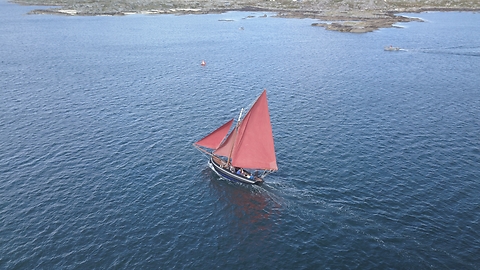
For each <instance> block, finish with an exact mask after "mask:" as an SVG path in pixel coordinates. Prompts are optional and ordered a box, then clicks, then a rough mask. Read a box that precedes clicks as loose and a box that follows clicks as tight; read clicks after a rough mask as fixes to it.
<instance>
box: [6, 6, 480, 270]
mask: <svg viewBox="0 0 480 270" xmlns="http://www.w3.org/2000/svg"><path fill="white" fill-rule="evenodd" d="M33 8H34V7H25V6H18V5H14V4H9V3H6V2H5V1H2V2H0V47H1V50H0V78H1V81H0V96H1V100H2V101H1V106H0V250H1V251H0V268H2V269H42V268H43V269H62V268H64V269H69V268H81V269H95V268H100V269H104V268H119V269H134V268H138V269H170V268H174V267H175V268H188V269H211V268H220V269H230V268H233V269H247V268H261V269H325V268H333V269H339V268H340V269H352V268H360V269H365V268H367V269H368V268H375V269H385V268H400V269H429V268H433V269H443V268H452V269H478V268H479V267H480V257H479V254H480V234H479V232H480V225H479V224H480V207H479V201H480V146H479V142H480V135H479V134H480V88H479V86H480V76H479V74H480V73H479V70H480V44H479V40H480V31H478V30H479V28H478V26H479V25H480V15H479V14H474V13H422V14H414V15H413V14H412V16H418V17H421V18H423V19H424V20H425V22H423V23H419V22H412V23H407V24H401V25H399V26H401V27H402V28H401V29H398V28H391V29H382V30H379V31H376V32H373V33H367V34H346V33H336V32H329V31H326V30H324V29H323V28H316V27H311V26H310V24H311V23H312V22H314V21H312V20H297V19H279V18H275V17H273V16H272V15H273V14H268V16H267V17H266V18H264V17H262V15H263V14H262V13H236V12H232V13H226V14H215V15H198V16H170V15H168V16H140V15H132V16H124V17H67V16H65V17H63V16H48V15H34V16H30V15H25V14H26V13H27V12H28V11H29V10H31V9H33ZM249 15H252V17H248V16H249ZM230 20H231V21H230ZM242 27H243V30H241V28H242ZM388 45H393V46H399V47H402V48H404V49H405V50H403V51H399V52H385V51H384V50H383V47H384V46H388ZM203 59H205V61H206V62H207V66H205V67H201V66H200V62H201V60H203ZM263 88H266V89H267V92H268V98H269V104H270V113H271V118H272V125H273V132H274V137H275V147H276V150H277V159H278V166H279V171H278V172H277V173H275V174H272V175H270V176H269V177H268V178H267V179H266V183H265V184H264V185H262V186H260V187H257V186H255V187H249V186H243V185H240V184H233V183H229V182H226V181H224V180H220V179H218V178H217V177H216V176H215V175H214V174H213V173H212V172H211V171H210V169H209V168H208V167H207V164H206V157H204V156H203V155H202V154H201V153H199V152H197V151H196V150H195V149H194V148H193V147H192V146H191V143H192V142H194V141H195V140H198V139H200V138H201V137H202V136H203V135H205V134H207V133H208V132H210V131H211V130H212V129H213V128H215V127H217V126H219V125H220V124H222V123H223V122H225V121H226V120H227V119H229V118H230V117H234V116H235V115H237V113H238V111H239V110H240V108H241V107H242V106H246V105H248V104H250V103H251V102H252V101H253V100H254V99H255V97H256V96H258V95H259V94H260V93H261V91H262V89H263Z"/></svg>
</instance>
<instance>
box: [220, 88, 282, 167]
mask: <svg viewBox="0 0 480 270" xmlns="http://www.w3.org/2000/svg"><path fill="white" fill-rule="evenodd" d="M214 154H216V155H220V156H226V157H231V159H232V165H233V166H235V167H242V168H249V169H264V170H278V167H277V158H276V156H275V146H274V143H273V133H272V125H271V123H270V114H269V112H268V102H267V92H266V90H264V91H263V93H262V94H261V95H260V97H258V99H257V100H256V101H255V104H253V106H252V108H251V109H250V111H249V112H248V113H247V115H245V117H244V118H243V120H242V121H241V122H240V124H239V125H238V127H237V130H236V132H235V130H234V131H233V132H231V133H230V135H229V136H228V138H227V139H226V140H225V142H224V143H223V144H222V145H220V146H219V147H218V149H217V150H215V151H214Z"/></svg>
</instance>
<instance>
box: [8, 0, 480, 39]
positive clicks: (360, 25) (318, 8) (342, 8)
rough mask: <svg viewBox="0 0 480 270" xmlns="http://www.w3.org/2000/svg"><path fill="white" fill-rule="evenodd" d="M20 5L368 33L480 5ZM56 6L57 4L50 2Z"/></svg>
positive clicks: (349, 0)
mask: <svg viewBox="0 0 480 270" xmlns="http://www.w3.org/2000/svg"><path fill="white" fill-rule="evenodd" d="M12 2H14V3H18V4H22V5H42V6H49V7H48V8H45V9H35V10H33V11H31V12H30V13H29V14H58V15H66V16H99V15H104V16H105V15H109V16H123V15H129V14H179V15H180V14H209V13H224V12H227V11H256V12H268V13H274V14H276V16H278V17H283V18H312V19H317V20H319V22H318V23H313V24H312V26H320V27H324V28H326V29H327V30H332V31H340V32H350V33H366V32H371V31H375V30H377V29H380V28H388V27H395V24H396V23H399V22H410V21H421V20H420V19H418V18H411V17H405V16H400V15H397V14H400V13H418V12H425V11H480V1H479V0H471V1H468V0H418V1H416V0H395V1H391V0H314V1H305V0H280V1H279V0H250V1H248V0H246V1H242V0H240V1H236V2H235V3H233V2H232V3H231V2H228V1H223V0H198V1H184V0H163V1H159V0H137V1H131V2H126V1H115V0H98V1H95V2H89V1H86V0H83V1H78V0H15V1H12ZM52 6H55V7H53V8H52Z"/></svg>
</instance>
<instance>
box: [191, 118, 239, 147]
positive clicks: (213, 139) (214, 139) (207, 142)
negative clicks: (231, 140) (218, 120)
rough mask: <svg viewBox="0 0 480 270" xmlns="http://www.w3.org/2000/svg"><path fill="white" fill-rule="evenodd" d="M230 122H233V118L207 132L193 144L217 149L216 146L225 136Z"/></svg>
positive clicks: (230, 124)
mask: <svg viewBox="0 0 480 270" xmlns="http://www.w3.org/2000/svg"><path fill="white" fill-rule="evenodd" d="M232 123H233V119H231V120H230V121H228V122H227V123H225V124H223V126H221V127H219V128H217V129H216V130H215V131H213V132H212V133H210V134H208V135H207V136H205V137H204V138H203V139H201V140H199V141H198V142H196V143H195V144H196V145H199V146H203V147H207V148H211V149H217V147H218V146H220V143H222V141H223V139H224V138H225V136H226V135H227V133H228V131H229V130H230V127H231V126H232Z"/></svg>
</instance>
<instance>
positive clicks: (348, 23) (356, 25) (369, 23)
mask: <svg viewBox="0 0 480 270" xmlns="http://www.w3.org/2000/svg"><path fill="white" fill-rule="evenodd" d="M328 19H330V20H327V21H333V22H331V23H312V26H320V27H324V28H325V29H327V30H330V31H339V32H348V33H367V32H372V31H375V30H378V29H380V28H389V27H395V26H394V25H395V23H398V22H410V21H421V20H420V19H418V18H407V17H403V16H387V17H384V18H358V20H345V21H334V20H331V19H333V18H328Z"/></svg>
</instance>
